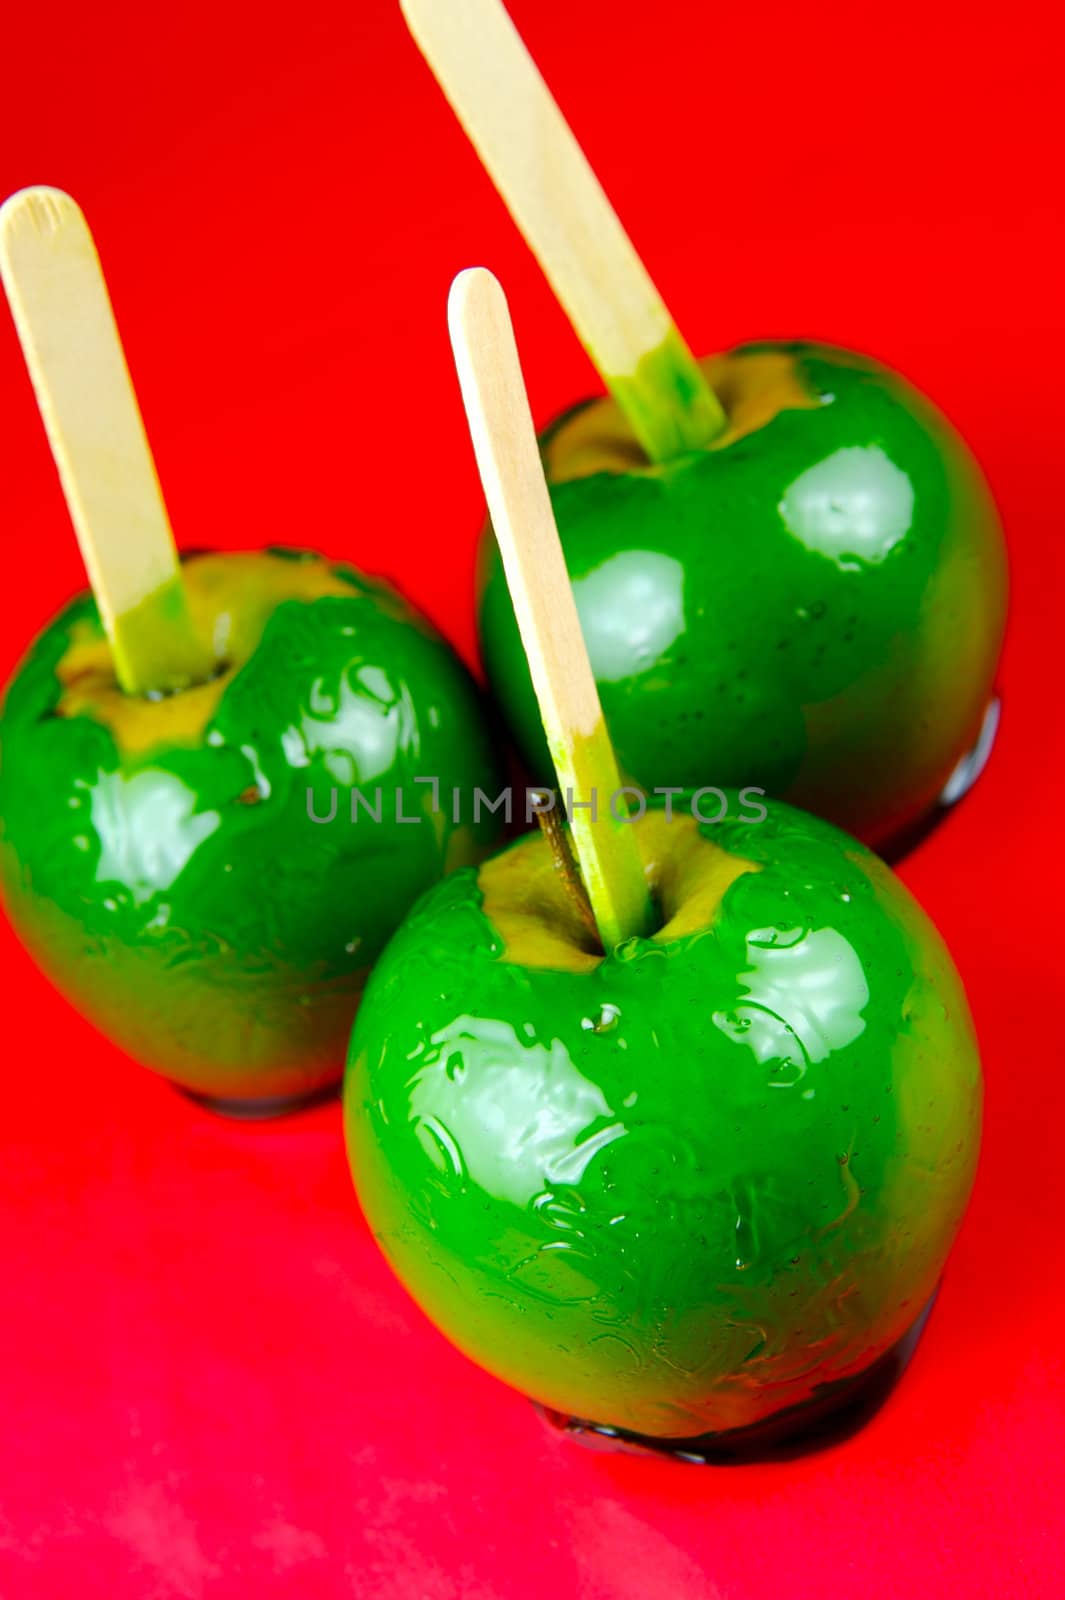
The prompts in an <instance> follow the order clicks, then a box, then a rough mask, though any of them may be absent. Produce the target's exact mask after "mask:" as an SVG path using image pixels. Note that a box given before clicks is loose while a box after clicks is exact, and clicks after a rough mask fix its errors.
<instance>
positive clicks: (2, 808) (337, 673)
mask: <svg viewBox="0 0 1065 1600" xmlns="http://www.w3.org/2000/svg"><path fill="white" fill-rule="evenodd" d="M184 570H185V578H186V589H187V593H188V597H189V605H190V609H191V612H192V615H193V620H194V622H195V624H196V627H197V631H198V632H199V634H200V636H201V637H203V638H209V639H211V640H213V643H214V650H215V654H216V657H217V671H216V675H215V677H214V678H213V679H212V680H211V681H210V682H207V683H204V684H201V685H198V686H196V687H194V688H192V689H189V690H187V691H185V692H183V693H181V694H176V695H172V696H169V697H164V698H156V699H150V698H141V697H138V696H130V695H126V694H123V692H122V691H121V690H120V689H119V687H118V685H117V684H116V682H115V679H114V673H113V668H112V663H111V657H110V654H109V651H108V648H107V644H106V641H105V639H104V636H103V632H102V629H101V626H100V622H99V618H98V615H97V612H96V608H95V605H94V603H93V601H92V600H91V598H90V597H89V596H88V595H83V596H81V597H80V598H78V599H77V600H75V601H74V602H73V603H72V604H71V605H70V606H68V607H67V608H66V610H65V611H64V612H63V613H62V614H61V615H60V616H59V617H58V618H57V619H56V620H55V621H54V622H53V623H52V624H51V625H50V626H49V627H48V628H46V629H45V631H44V632H43V633H42V634H41V636H40V637H39V638H38V640H37V641H36V643H35V644H34V645H33V647H32V649H31V650H30V652H29V654H28V656H27V657H26V659H25V660H24V662H23V663H22V665H21V667H20V668H19V670H18V672H17V673H16V675H15V677H14V679H13V681H12V682H11V684H10V685H9V687H8V690H7V695H6V700H5V703H4V706H3V711H2V715H0V885H2V889H3V898H4V903H5V906H6V909H7V911H8V914H9V916H10V918H11V921H12V922H13V924H14V926H15V928H16V930H17V931H18V933H19V935H20V936H21V938H22V940H23V941H24V943H25V944H26V946H27V947H28V949H29V950H30V951H31V953H32V954H33V955H34V956H35V957H36V959H37V961H38V962H39V964H40V965H41V967H42V968H43V969H44V971H45V972H46V973H47V974H48V975H49V977H51V978H52V980H53V981H54V982H55V983H56V984H57V986H58V987H59V988H60V989H62V990H63V992H64V993H65V994H66V995H67V996H68V998H69V999H71V1000H72V1001H73V1002H74V1004H75V1005H76V1006H77V1007H78V1008H79V1009H80V1010H81V1011H82V1012H83V1013H84V1014H85V1015H86V1016H87V1017H88V1018H89V1019H90V1020H91V1021H92V1022H94V1023H95V1024H96V1025H97V1026H98V1027H99V1028H101V1029H102V1030H103V1031H104V1032H105V1033H106V1034H107V1035H108V1036H109V1037H110V1038H111V1039H113V1040H114V1041H115V1043H116V1044H118V1045H119V1046H120V1047H121V1048H122V1049H124V1050H126V1051H128V1052H129V1053H130V1054H131V1055H133V1056H134V1057H136V1058H137V1059H138V1060H139V1061H141V1062H143V1063H144V1064H145V1065H147V1066H149V1067H152V1068H154V1069H155V1070H156V1071H158V1072H161V1073H163V1074H165V1075H166V1076H167V1077H169V1078H172V1079H173V1080H175V1081H176V1082H177V1083H179V1084H182V1085H184V1086H186V1087H188V1088H190V1089H193V1090H196V1091H198V1092H201V1093H204V1094H208V1095H212V1096H216V1097H220V1098H223V1099H271V1098H274V1097H289V1096H297V1095H301V1094H304V1093H308V1092H311V1091H313V1090H314V1089H315V1088H317V1087H319V1086H322V1085H324V1084H327V1083H329V1082H331V1081H335V1080H337V1079H338V1078H339V1077H340V1074H341V1070H342V1064H343V1058H344V1048H345V1043H346V1040H347V1036H348V1033H349V1031H350V1026H351V1020H352V1017H353V1015H354V1012H355V1008H356V1004H357V1001H358V997H359V994H360V992H361V989H362V985H363V983H364V981H365V978H366V974H367V972H368V971H369V969H370V967H371V966H372V965H373V963H374V961H375V960H376V959H377V956H378V955H379V953H380V951H381V949H382V948H383V946H384V944H385V942H386V941H387V939H388V938H389V936H390V935H391V933H392V932H393V930H394V929H395V928H396V926H397V925H398V923H399V921H400V920H401V918H402V916H403V914H404V912H405V911H406V909H407V908H408V907H409V906H410V905H411V903H412V902H413V901H414V900H415V899H416V898H417V897H418V895H419V894H421V893H422V892H423V890H425V889H427V888H428V887H430V886H431V885H432V884H434V883H435V882H436V881H437V880H438V879H439V878H440V877H441V876H442V874H443V873H444V872H445V871H447V870H449V869H450V868H452V867H455V866H459V865H462V864H465V863H468V862H471V861H475V860H477V859H479V857H480V856H481V855H483V854H484V852H485V850H486V849H487V848H488V847H489V846H490V845H491V844H492V842H493V840H494V838H495V836H496V832H497V830H496V828H495V825H494V823H493V820H492V818H491V816H490V815H487V814H485V815H484V816H483V818H482V820H480V821H479V822H478V823H477V824H476V825H472V824H471V822H470V820H469V817H470V807H469V805H468V797H469V795H470V794H471V793H472V791H473V789H474V787H475V786H480V787H481V788H483V789H484V790H486V791H487V792H489V793H492V794H494V793H495V792H496V791H497V790H498V788H499V785H500V774H499V769H498V766H497V762H496V757H495V753H494V749H493V744H492V739H491V734H490V730H489V728H488V725H487V723H486V720H485V717H484V714H483V709H482V705H481V702H480V698H479V696H478V693H477V690H476V688H475V686H474V684H473V682H472V680H471V678H470V677H469V675H468V674H467V672H466V671H465V669H464V668H463V667H462V665H461V664H460V663H459V661H458V660H457V658H456V657H455V656H454V654H453V652H452V651H451V650H450V649H449V647H448V646H447V645H446V644H445V643H444V641H443V640H442V639H440V638H439V637H438V636H437V635H436V634H435V633H434V632H433V631H432V630H431V629H430V628H429V627H428V625H427V624H426V623H425V622H424V621H423V620H422V619H421V618H420V617H419V616H418V615H417V613H416V612H414V611H413V610H412V608H411V607H410V606H409V605H407V603H406V602H405V601H404V600H402V599H401V598H400V597H399V596H398V595H397V594H395V593H394V592H393V591H392V590H390V589H389V588H388V587H387V586H386V585H384V584H382V583H378V582H375V581H372V580H369V579H367V578H365V577H363V576H361V575H360V574H358V573H356V572H355V571H354V570H352V569H350V568H347V567H343V566H336V565H330V564H328V563H327V562H325V561H323V560H322V559H320V558H319V557H316V556H313V555H309V554H305V553H301V552H283V551H273V552H269V553H258V554H250V553H249V554H233V555H204V556H200V557H196V558H193V559H190V560H188V561H187V562H186V564H185V569H184ZM419 777H425V778H434V777H435V778H436V779H437V780H438V783H439V801H440V807H441V810H440V813H439V814H433V813H432V803H433V792H432V788H431V786H429V785H427V784H418V783H416V782H415V781H414V780H415V779H416V778H419ZM397 788H398V789H399V790H400V791H401V799H400V802H399V805H398V808H397V803H396V797H395V791H396V789H397ZM453 788H454V789H459V790H461V791H462V794H463V796H464V799H465V801H466V802H467V804H466V810H465V811H464V812H461V811H460V821H459V822H458V823H457V824H456V823H455V822H453V821H452V800H451V791H452V789H453ZM378 790H380V800H379V807H380V815H381V822H380V824H377V823H374V822H373V821H371V820H370V819H369V817H368V814H367V812H366V810H365V809H362V810H359V811H358V813H357V815H358V820H357V821H356V822H355V823H353V822H352V821H351V804H352V799H353V794H354V792H356V791H359V792H361V793H362V795H363V796H364V797H365V799H366V801H367V802H368V804H369V805H370V806H374V805H375V799H376V795H377V791H378ZM330 817H331V818H332V820H329V821H327V820H326V819H328V818H330ZM404 819H418V820H414V821H408V820H404Z"/></svg>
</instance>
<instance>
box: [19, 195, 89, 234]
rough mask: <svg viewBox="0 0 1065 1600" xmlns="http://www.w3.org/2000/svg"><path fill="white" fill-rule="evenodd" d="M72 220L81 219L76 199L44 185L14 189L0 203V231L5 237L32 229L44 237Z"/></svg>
mask: <svg viewBox="0 0 1065 1600" xmlns="http://www.w3.org/2000/svg"><path fill="white" fill-rule="evenodd" d="M75 219H77V220H78V221H80V222H84V217H83V216H82V211H81V207H80V206H79V205H78V203H77V201H76V200H75V199H73V198H72V197H71V196H70V195H69V194H67V193H66V191H65V190H63V189H52V188H49V187H48V186H47V185H38V186H36V187H34V188H30V189H18V190H16V192H15V193H14V194H12V195H9V196H8V198H7V199H6V200H5V201H4V203H3V205H0V233H3V234H4V235H5V236H6V237H8V238H11V237H13V236H14V235H15V234H16V233H24V232H30V231H32V232H33V233H35V234H38V235H40V236H41V237H42V238H46V239H47V238H49V237H51V235H53V234H56V233H58V232H59V230H60V229H61V228H62V227H64V226H65V225H66V224H69V223H70V222H72V221H74V220H75Z"/></svg>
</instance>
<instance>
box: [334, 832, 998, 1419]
mask: <svg viewBox="0 0 1065 1600" xmlns="http://www.w3.org/2000/svg"><path fill="white" fill-rule="evenodd" d="M636 827H637V829H638V830H639V834H640V838H641V842H642V844H643V847H644V852H645V856H646V857H647V859H648V862H649V867H650V873H651V878H652V881H653V882H654V884H655V887H656V894H657V896H658V901H659V906H660V910H661V916H662V920H663V926H662V927H661V928H660V930H659V932H658V933H657V934H656V935H655V936H654V937H653V938H650V939H632V940H629V941H627V942H626V943H625V944H622V945H620V946H618V947H617V949H615V950H614V951H613V952H612V953H611V954H609V955H608V956H607V957H606V958H602V957H600V956H597V955H596V953H595V952H594V950H593V949H592V948H591V947H590V946H589V943H588V940H587V936H586V933H585V931H584V930H583V929H582V926H581V923H580V919H579V917H578V916H577V914H576V913H575V912H574V911H573V910H572V908H571V907H570V906H569V905H568V904H567V901H566V898H565V894H564V890H563V889H562V888H561V887H560V886H559V883H558V878H557V874H554V873H553V872H552V869H551V866H550V859H549V851H548V849H547V846H546V844H545V843H544V842H543V841H541V840H540V839H539V838H538V837H526V838H524V839H522V840H520V841H518V842H517V843H516V844H515V845H513V846H512V847H510V848H509V849H508V850H505V851H504V852H502V853H501V854H500V855H498V856H496V857H494V858H493V859H492V860H491V861H490V862H488V863H486V864H485V865H484V866H483V867H482V868H481V869H480V872H479V873H478V871H476V870H473V869H470V870H468V871H464V872H460V873H456V874H455V875H454V876H453V877H451V878H450V879H448V880H447V881H446V882H445V883H442V884H441V885H439V886H438V887H437V888H436V889H434V890H432V891H431V892H430V893H429V894H428V895H427V896H425V897H424V898H423V899H422V900H421V901H420V902H419V904H418V906H417V907H416V908H415V910H414V912H413V913H412V914H411V916H410V917H409V918H408V920H407V921H406V922H405V923H404V925H403V926H402V928H401V929H400V930H399V932H398V933H397V934H396V936H395V938H394V939H393V941H392V942H391V944H390V945H389V947H388V949H387V951H386V952H385V954H384V956H383V957H382V959H381V961H380V963H379V964H378V966H377V968H376V970H375V972H374V974H373V977H372V978H371V980H370V984H369V986H368V988H367V991H366V996H365V999H364V1001H363V1004H362V1007H361V1009H360V1012H359V1016H358V1019H357V1021H356V1026H355V1030H354V1035H353V1038H352V1044H351V1050H350V1054H349V1066H348V1075H347V1079H346V1084H345V1126H346V1134H347V1141H348V1149H349V1154H350V1159H351V1166H352V1172H353V1174H354V1177H355V1181H356V1185H357V1188H358V1192H359V1197H360V1200H361V1202H362V1205H363V1208H364V1210H365V1213H366V1216H367V1218H368V1220H369V1222H370V1225H371V1227H372V1229H373V1231H374V1233H375V1235H376V1236H377V1238H378V1239H379V1240H380V1242H381V1244H382V1246H383V1248H384V1250H385V1252H386V1254H387V1256H388V1258H389V1260H390V1261H391V1263H392V1265H393V1267H394V1268H395V1270H396V1272H397V1273H398V1275H399V1276H400V1278H401V1279H402V1281H403V1282H404V1284H405V1285H406V1286H407V1288H408V1289H409V1290H410V1292H411V1293H412V1294H413V1295H414V1297H415V1298H416V1299H417V1301H418V1302H419V1304H420V1305H421V1306H422V1307H423V1309H424V1310H425V1311H426V1312H427V1313H428V1315H429V1316H430V1317H431V1318H432V1319H433V1321H434V1322H435V1323H436V1324H437V1325H438V1326H439V1327H440V1328H441V1329H442V1330H443V1331H444V1332H445V1333H446V1334H447V1335H448V1336H449V1337H450V1338H451V1339H452V1340H454V1341H455V1343H456V1344H458V1345H459V1346H460V1347H461V1348H462V1349H463V1350H464V1351H465V1352H466V1353H467V1354H468V1355H470V1356H472V1357H473V1358H474V1359H475V1360H477V1361H479V1362H481V1363H482V1364H483V1365H484V1366H485V1367H487V1368H488V1369H489V1370H490V1371H492V1372H493V1373H495V1374H496V1375H498V1376H499V1377H500V1378H503V1379H504V1380H505V1381H506V1382H508V1383H510V1384H512V1385H514V1386H515V1387H517V1388H518V1389H520V1390H523V1391H524V1392H525V1393H527V1394H529V1395H531V1396H533V1397H534V1398H535V1399H537V1400H539V1401H541V1402H543V1403H544V1404H546V1405H548V1406H550V1407H552V1408H554V1409H556V1410H558V1411H561V1412H563V1413H566V1414H568V1415H571V1416H576V1417H580V1418H583V1419H585V1420H589V1421H593V1422H596V1423H600V1424H608V1425H610V1426H613V1427H615V1428H623V1429H629V1430H632V1431H635V1432H636V1433H639V1434H643V1435H652V1436H656V1437H660V1438H669V1439H691V1438H695V1437H697V1436H701V1435H704V1434H706V1433H719V1432H727V1431H730V1430H733V1429H737V1428H743V1427H746V1426H749V1425H752V1424H755V1423H758V1422H761V1421H763V1420H765V1419H768V1418H772V1417H774V1416H776V1415H777V1414H778V1413H781V1412H786V1411H788V1410H789V1409H790V1408H792V1407H796V1406H803V1405H805V1404H806V1403H808V1402H816V1401H817V1400H818V1399H819V1398H820V1397H821V1396H822V1395H823V1394H824V1393H825V1392H831V1390H830V1388H829V1386H831V1385H834V1384H837V1383H839V1382H841V1381H842V1380H845V1379H849V1378H852V1377H854V1376H855V1375H857V1374H860V1373H863V1372H865V1371H866V1370H867V1369H868V1368H869V1367H870V1366H871V1365H872V1364H873V1363H874V1362H875V1361H876V1360H877V1358H878V1357H879V1356H881V1355H882V1354H883V1353H884V1352H885V1351H887V1350H889V1349H890V1348H891V1347H892V1346H893V1345H894V1344H895V1343H896V1341H897V1340H898V1339H899V1338H900V1336H902V1335H903V1334H904V1332H905V1331H906V1330H907V1329H908V1328H909V1327H910V1326H911V1325H912V1324H913V1323H914V1321H915V1319H916V1318H917V1316H918V1314H919V1313H920V1311H921V1309H922V1308H923V1306H924V1305H925V1303H926V1302H927V1300H928V1299H929V1297H930V1295H931V1294H932V1292H933V1290H934V1288H935V1285H936V1282H937V1279H938V1277H939V1274H940V1272H941V1271H942V1268H943V1264H944V1261H945V1258H946V1255H947V1252H948V1250H949V1248H950V1244H951V1242H952V1240H953V1238H954V1235H955V1232H956V1230H957V1227H958V1224H959V1222H960V1219H961V1216H962V1213H963V1211H964V1208H965V1205H966V1202H967V1199H968V1196H969V1191H970V1187H971V1184H972V1179H973V1172H974V1167H975V1162H976V1157H977V1149H978V1143H979V1132H980V1112H981V1081H980V1068H979V1059H978V1053H977V1047H976V1042H975V1039H974V1036H973V1031H972V1024H971V1020H970V1017H969V1011H968V1007H967V1004H966V1000H965V995H964V992H963V989H962V986H961V983H960V980H959V978H958V975H957V973H956V971H955V969H954V967H953V965H952V963H951V961H950V957H949V955H948V954H947V951H946V949H945V948H944V946H943V943H942V941H941V940H940V938H939V936H938V935H937V933H936V931H935V929H934V928H933V927H932V925H931V924H930V923H929V921H928V920H927V918H926V917H925V916H924V914H923V913H922V912H921V910H920V908H919V907H918V906H917V905H916V903H915V902H914V901H913V900H912V898H911V897H910V896H909V895H908V893H907V892H906V890H905V889H904V888H903V887H902V885H901V884H900V883H899V882H898V880H897V879H896V878H894V877H893V875H892V874H891V873H890V872H889V871H888V869H887V868H886V867H884V866H883V864H882V863H881V862H880V861H879V860H878V859H877V858H876V857H874V856H873V855H872V854H871V853H870V852H869V851H868V850H866V849H865V848H864V847H862V846H860V845H858V844H856V843H855V842H854V841H852V840H850V839H848V838H847V837H846V836H844V835H842V834H841V833H839V832H837V831H836V830H835V829H834V828H833V827H831V826H830V825H829V824H827V823H824V822H820V821H818V820H817V819H815V818H812V817H809V816H806V815H804V814H802V813H800V812H797V811H794V810H792V809H791V808H790V807H788V806H784V805H780V804H774V805H772V806H771V807H770V810H769V816H768V820H766V821H765V822H763V823H760V824H753V823H749V822H744V821H740V820H730V821H725V822H722V823H720V824H717V825H698V824H695V823H693V822H692V821H691V819H690V817H689V818H688V819H687V820H681V818H680V813H679V812H678V814H677V818H676V820H674V821H673V822H672V823H667V822H666V821H665V820H664V816H663V815H662V814H661V813H659V814H656V813H654V812H649V813H648V816H647V817H646V818H645V819H644V820H643V821H641V822H640V823H638V824H636Z"/></svg>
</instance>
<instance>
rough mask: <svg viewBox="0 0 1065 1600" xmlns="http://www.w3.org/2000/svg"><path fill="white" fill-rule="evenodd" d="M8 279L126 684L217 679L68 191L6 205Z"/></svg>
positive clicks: (94, 260) (22, 196)
mask: <svg viewBox="0 0 1065 1600" xmlns="http://www.w3.org/2000/svg"><path fill="white" fill-rule="evenodd" d="M0 277H2V279H3V284H4V289H5V290H6V293H7V297H8V300H9V302H10V304H11V310H12V314H13V316H14V319H15V327H16V329H17V331H18V336H19V340H20V342H21V345H22V350H23V354H24V355H25V357H26V365H27V366H28V367H29V370H30V377H31V378H32V380H33V387H34V390H35V391H36V395H37V404H38V406H39V407H40V412H41V417H42V419H43V421H44V426H45V430H46V431H47V434H48V441H49V443H50V445H51V447H52V454H53V456H54V458H55V463H56V466H57V467H58V469H59V477H60V480H61V482H62V485H63V493H64V495H65V497H66V502H67V507H68V509H69V511H70V515H71V519H72V521H73V523H74V528H75V531H76V532H77V536H78V543H79V545H80V547H81V553H82V558H83V560H84V562H85V566H86V569H87V571H88V574H89V582H90V583H91V584H92V589H93V593H94V594H95V596H96V602H97V605H98V607H99V610H100V616H101V619H102V621H103V625H104V627H105V629H106V631H107V635H108V638H109V640H110V643H111V651H112V654H113V657H114V662H115V671H116V673H117V676H118V679H119V682H120V683H121V685H122V687H123V689H125V690H126V691H127V692H128V693H145V692H148V691H151V690H170V689H178V688H183V687H185V686H186V685H187V684H189V683H191V682H194V681H198V680H200V679H203V678H206V677H209V676H210V674H211V672H212V671H213V670H214V659H213V656H212V655H211V653H210V651H209V650H208V649H207V648H206V646H205V645H204V644H203V643H201V641H200V640H198V639H197V637H196V635H195V632H194V629H193V626H192V623H191V621H190V619H189V614H188V609H187V606H186V601H185V590H184V585H183V583H182V580H181V574H180V567H179V564H178V556H177V551H176V549H175V547H174V538H173V535H172V533H171V531H170V521H169V518H168V517H167V513H166V506H165V505H164V503H163V497H162V492H161V490H160V488H159V480H158V478H157V476H156V471H155V463H154V462H153V460H152V455H151V451H150V449H149V447H148V441H147V438H146V437H145V433H144V424H143V423H142V421H141V414H140V408H139V406H138V405H137V397H136V395H135V394H134V392H133V385H132V383H131V381H130V376H129V369H128V367H127V366H126V358H125V355H124V353H123V350H122V342H121V339H120V338H119V333H118V328H117V326H116V325H115V318H114V313H113V311H112V309H111V300H110V296H109V295H108V292H107V285H106V283H105V282H104V277H103V273H102V271H101V268H100V260H99V257H98V255H97V253H96V246H95V244H94V243H93V238H92V234H91V233H90V232H89V228H88V224H87V223H86V221H85V218H84V216H83V215H82V213H81V210H80V208H79V207H78V206H77V204H76V203H75V202H74V201H73V200H72V199H71V198H70V196H69V195H67V194H64V193H63V192H62V190H60V189H47V188H39V189H24V190H21V191H20V192H19V193H18V194H15V195H12V196H11V198H10V199H9V200H7V201H5V203H4V205H3V206H2V207H0Z"/></svg>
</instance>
